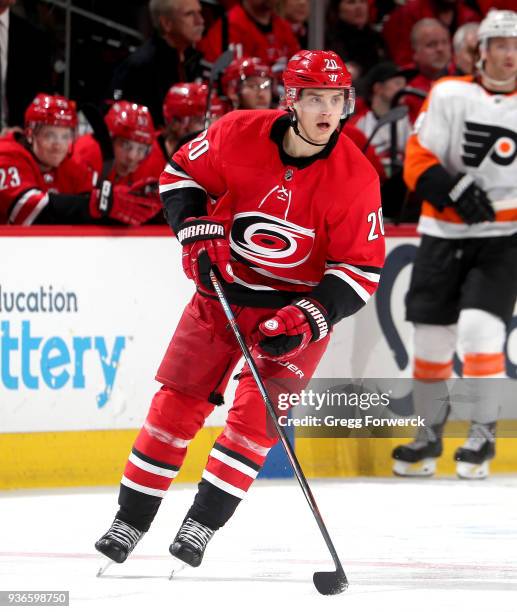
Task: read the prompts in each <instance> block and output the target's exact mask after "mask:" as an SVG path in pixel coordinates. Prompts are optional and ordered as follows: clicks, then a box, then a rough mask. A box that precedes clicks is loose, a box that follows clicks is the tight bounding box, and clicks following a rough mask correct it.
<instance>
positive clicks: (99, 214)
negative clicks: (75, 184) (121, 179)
mask: <svg viewBox="0 0 517 612" xmlns="http://www.w3.org/2000/svg"><path fill="white" fill-rule="evenodd" d="M160 209H161V204H160V202H159V200H158V198H156V197H155V196H154V195H151V196H150V195H146V194H145V186H144V185H141V186H138V185H137V184H135V185H134V186H131V187H129V186H127V185H114V184H113V183H112V182H111V181H103V182H102V184H101V186H100V189H94V190H93V191H92V195H91V197H90V215H91V216H92V217H93V218H94V219H102V218H103V217H109V218H110V219H114V220H115V221H120V222H121V223H125V224H126V225H142V223H145V222H146V221H149V219H151V218H152V217H154V216H155V215H156V214H157V213H158V212H159V211H160Z"/></svg>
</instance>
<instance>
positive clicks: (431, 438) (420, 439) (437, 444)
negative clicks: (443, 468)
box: [391, 426, 443, 477]
mask: <svg viewBox="0 0 517 612" xmlns="http://www.w3.org/2000/svg"><path fill="white" fill-rule="evenodd" d="M440 429H441V426H440ZM442 452H443V446H442V437H441V431H438V428H437V427H422V428H421V429H420V430H419V431H418V434H417V437H416V438H415V440H413V442H410V443H409V444H401V445H400V446H397V447H396V448H394V449H393V452H392V454H391V456H392V457H393V459H395V462H394V464H393V473H394V474H395V476H413V477H414V476H417V477H423V476H433V475H434V473H435V472H436V459H437V458H438V457H440V456H441V454H442Z"/></svg>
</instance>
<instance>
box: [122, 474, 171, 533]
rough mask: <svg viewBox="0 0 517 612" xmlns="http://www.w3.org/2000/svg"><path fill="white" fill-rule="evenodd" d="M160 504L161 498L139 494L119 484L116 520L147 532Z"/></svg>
mask: <svg viewBox="0 0 517 612" xmlns="http://www.w3.org/2000/svg"><path fill="white" fill-rule="evenodd" d="M161 502H162V498H161V497H155V496H154V495H147V494H146V493H140V491H135V490H133V489H130V488H129V487H126V486H125V485H123V484H121V485H120V493H119V496H118V503H119V505H120V510H119V511H118V512H117V516H116V518H118V519H120V520H121V521H124V523H129V525H132V526H133V527H136V528H137V529H140V531H148V530H149V527H150V526H151V523H152V522H153V519H154V517H155V516H156V513H157V512H158V508H159V507H160V504H161Z"/></svg>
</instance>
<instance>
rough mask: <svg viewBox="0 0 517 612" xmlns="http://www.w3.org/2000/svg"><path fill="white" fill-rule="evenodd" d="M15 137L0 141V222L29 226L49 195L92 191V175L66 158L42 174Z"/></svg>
mask: <svg viewBox="0 0 517 612" xmlns="http://www.w3.org/2000/svg"><path fill="white" fill-rule="evenodd" d="M16 136H17V135H16V134H9V135H8V136H6V137H5V138H0V223H13V224H16V225H31V224H32V223H33V222H34V220H35V219H36V217H37V216H38V215H39V214H40V213H41V211H42V210H43V209H44V208H45V207H46V206H47V205H48V203H49V199H48V194H49V193H62V194H80V193H87V192H90V191H91V190H92V175H91V173H90V172H89V171H88V170H87V169H86V168H85V167H84V166H81V165H79V164H77V163H76V162H75V161H74V160H73V159H71V158H70V157H67V158H66V159H65V160H64V161H63V162H62V163H61V165H60V166H58V167H57V168H54V169H52V170H49V171H48V172H42V171H41V170H40V167H39V165H38V162H37V160H36V159H35V157H34V156H33V155H32V153H31V152H30V151H29V150H28V149H27V148H26V147H24V146H23V144H21V142H20V141H19V140H18V139H17V137H16Z"/></svg>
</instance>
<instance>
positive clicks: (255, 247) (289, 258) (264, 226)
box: [230, 212, 314, 268]
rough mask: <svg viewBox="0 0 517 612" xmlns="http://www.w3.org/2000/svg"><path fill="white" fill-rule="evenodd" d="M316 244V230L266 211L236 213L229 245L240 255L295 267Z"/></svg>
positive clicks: (271, 264)
mask: <svg viewBox="0 0 517 612" xmlns="http://www.w3.org/2000/svg"><path fill="white" fill-rule="evenodd" d="M313 245H314V230H313V229H307V228H305V227H300V226H299V225H295V224H294V223H291V222H289V221H286V220H285V219H278V218H277V217H273V216H272V215H268V214H266V213H257V212H245V213H237V214H236V215H235V217H234V218H233V226H232V231H231V233H230V247H231V249H232V252H233V253H234V255H235V256H236V258H237V259H239V258H242V259H245V260H246V261H250V262H253V263H255V264H260V265H262V266H271V267H273V268H294V267H295V266H298V265H300V264H301V263H303V262H304V261H306V260H307V258H308V257H309V255H310V254H311V251H312V247H313Z"/></svg>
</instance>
